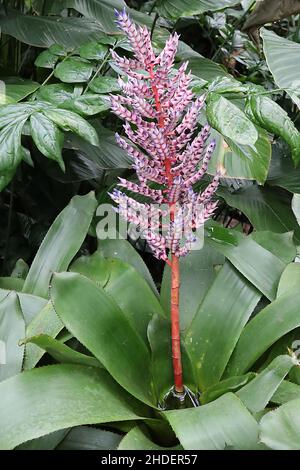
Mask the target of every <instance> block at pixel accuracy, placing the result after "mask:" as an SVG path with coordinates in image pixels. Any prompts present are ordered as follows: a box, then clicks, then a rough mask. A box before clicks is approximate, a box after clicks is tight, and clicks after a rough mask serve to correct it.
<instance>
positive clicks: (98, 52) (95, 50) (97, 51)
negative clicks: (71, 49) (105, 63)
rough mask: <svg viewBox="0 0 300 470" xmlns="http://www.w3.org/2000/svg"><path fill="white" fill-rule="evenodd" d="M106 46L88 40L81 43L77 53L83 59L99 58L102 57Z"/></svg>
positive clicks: (105, 51) (106, 48) (106, 49)
mask: <svg viewBox="0 0 300 470" xmlns="http://www.w3.org/2000/svg"><path fill="white" fill-rule="evenodd" d="M107 51H108V47H107V46H106V45H104V44H101V43H100V42H97V41H90V42H86V43H85V44H82V46H80V48H79V54H80V56H81V57H83V58H84V59H90V60H101V59H104V57H105V54H106V53H107Z"/></svg>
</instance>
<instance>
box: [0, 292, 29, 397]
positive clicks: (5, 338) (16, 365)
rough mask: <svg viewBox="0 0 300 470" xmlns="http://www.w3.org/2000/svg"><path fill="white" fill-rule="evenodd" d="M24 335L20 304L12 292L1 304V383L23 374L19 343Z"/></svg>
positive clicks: (21, 350)
mask: <svg viewBox="0 0 300 470" xmlns="http://www.w3.org/2000/svg"><path fill="white" fill-rule="evenodd" d="M24 335H25V322H24V318H23V314H22V310H21V307H20V302H19V299H18V296H17V294H16V293H15V292H11V293H10V294H9V295H7V297H5V298H4V299H3V300H2V301H1V302H0V348H1V352H0V382H1V381H2V380H5V379H8V378H9V377H11V376H13V375H16V374H18V373H19V372H21V370H22V362H23V354H24V346H19V341H20V339H21V338H22V337H24ZM1 399H2V396H1Z"/></svg>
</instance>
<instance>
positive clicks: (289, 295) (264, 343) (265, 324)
mask: <svg viewBox="0 0 300 470" xmlns="http://www.w3.org/2000/svg"><path fill="white" fill-rule="evenodd" d="M299 302H300V291H299V288H295V287H294V288H292V289H289V290H288V291H287V292H286V293H285V294H283V295H281V296H280V297H278V299H277V300H275V301H274V302H272V303H271V304H270V305H268V306H267V307H265V308H264V309H263V310H261V311H260V312H259V313H258V314H257V315H256V316H255V317H254V318H253V319H252V320H251V321H250V322H249V323H248V324H247V325H246V327H245V328H244V330H243V332H242V334H241V336H240V339H239V341H238V344H237V346H236V348H235V350H234V353H233V355H232V357H231V359H230V362H229V365H228V368H227V371H226V376H230V375H239V374H243V373H244V372H246V371H247V370H249V368H250V367H251V366H252V364H254V363H255V361H256V360H257V359H258V358H259V357H260V356H261V354H262V353H263V352H265V351H266V350H267V349H268V348H269V347H270V346H271V345H272V344H273V343H275V341H277V340H278V339H279V338H281V336H283V335H285V334H286V333H288V332H289V331H291V330H293V329H294V328H297V327H298V326H300V318H299V308H298V305H299Z"/></svg>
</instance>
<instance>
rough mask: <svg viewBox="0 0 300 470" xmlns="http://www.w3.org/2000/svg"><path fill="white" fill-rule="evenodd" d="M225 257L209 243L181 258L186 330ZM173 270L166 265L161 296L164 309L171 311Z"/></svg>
mask: <svg viewBox="0 0 300 470" xmlns="http://www.w3.org/2000/svg"><path fill="white" fill-rule="evenodd" d="M223 263H224V257H223V256H222V255H221V254H219V253H218V252H217V251H216V250H215V249H214V248H212V247H210V246H209V245H208V244H207V243H205V244H204V247H203V248H202V249H201V250H197V251H193V252H192V253H191V254H190V255H189V256H186V257H184V258H181V259H180V278H181V286H180V296H179V306H180V312H181V318H180V325H181V329H182V330H185V329H186V328H187V327H188V325H190V323H191V321H192V319H193V317H194V315H195V313H196V311H197V309H198V307H199V304H200V302H201V301H202V300H203V298H204V296H205V294H206V293H207V290H208V289H209V287H210V285H211V284H212V282H213V280H214V279H215V277H216V268H217V267H218V266H219V265H222V264H223ZM170 292H171V270H170V267H169V266H168V265H166V266H165V269H164V274H163V280H162V285H161V291H160V297H161V303H162V305H163V307H164V310H165V311H166V312H168V314H169V313H170Z"/></svg>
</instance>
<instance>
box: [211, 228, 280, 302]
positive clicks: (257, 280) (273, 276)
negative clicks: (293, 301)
mask: <svg viewBox="0 0 300 470" xmlns="http://www.w3.org/2000/svg"><path fill="white" fill-rule="evenodd" d="M207 242H208V243H209V244H210V245H211V246H213V247H214V248H215V249H216V250H218V251H220V252H221V253H222V254H223V255H225V256H226V257H227V258H228V259H229V261H230V262H231V263H232V264H233V265H234V266H235V267H236V268H237V269H238V270H239V271H240V272H241V273H242V274H243V275H244V276H245V277H246V278H247V279H248V280H249V281H250V282H251V283H252V284H253V285H254V286H255V287H257V288H258V289H259V290H260V291H261V292H262V293H263V294H264V295H265V296H266V297H267V298H268V299H269V300H274V299H275V297H276V292H277V286H278V282H279V279H280V276H281V274H282V272H283V270H284V268H285V263H284V262H283V261H282V260H281V259H280V258H278V257H277V256H275V255H274V254H273V253H271V252H270V251H268V250H266V249H265V248H263V247H262V246H261V245H259V244H258V243H256V242H255V241H254V240H253V239H252V238H249V237H245V236H244V235H242V234H241V233H239V232H237V231H235V230H229V229H226V228H224V227H222V226H221V225H219V224H213V225H211V226H210V227H209V228H208V229H207Z"/></svg>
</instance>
